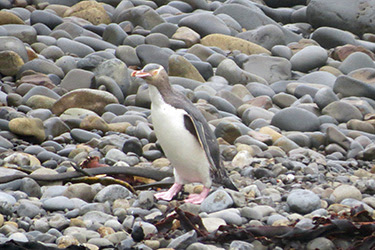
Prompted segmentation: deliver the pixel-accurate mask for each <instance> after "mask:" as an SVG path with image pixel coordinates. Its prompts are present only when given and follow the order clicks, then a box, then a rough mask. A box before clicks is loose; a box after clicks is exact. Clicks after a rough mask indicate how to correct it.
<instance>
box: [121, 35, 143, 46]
mask: <svg viewBox="0 0 375 250" xmlns="http://www.w3.org/2000/svg"><path fill="white" fill-rule="evenodd" d="M145 40H146V38H145V37H144V36H141V35H138V34H133V35H130V36H127V37H126V38H125V40H124V42H123V44H124V45H125V46H129V47H134V48H135V47H137V46H138V45H141V44H145Z"/></svg>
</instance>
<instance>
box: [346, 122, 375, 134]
mask: <svg viewBox="0 0 375 250" xmlns="http://www.w3.org/2000/svg"><path fill="white" fill-rule="evenodd" d="M347 127H348V129H353V130H359V131H364V132H367V133H370V134H375V128H374V126H373V125H372V124H370V123H367V122H364V121H360V120H355V119H353V120H350V121H349V122H348V123H347Z"/></svg>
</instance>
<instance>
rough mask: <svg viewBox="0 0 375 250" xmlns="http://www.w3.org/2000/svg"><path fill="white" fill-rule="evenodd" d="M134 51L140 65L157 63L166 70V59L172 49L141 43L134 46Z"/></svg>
mask: <svg viewBox="0 0 375 250" xmlns="http://www.w3.org/2000/svg"><path fill="white" fill-rule="evenodd" d="M136 53H137V56H138V57H139V59H140V61H141V63H142V65H146V64H148V63H158V64H161V65H162V66H163V67H164V68H165V69H166V70H167V71H168V60H169V57H170V56H171V55H172V54H173V51H172V50H170V49H167V48H162V49H160V48H159V47H158V46H155V45H151V44H142V45H138V46H137V47H136Z"/></svg>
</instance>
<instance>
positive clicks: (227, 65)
mask: <svg viewBox="0 0 375 250" xmlns="http://www.w3.org/2000/svg"><path fill="white" fill-rule="evenodd" d="M216 75H219V76H222V77H224V78H225V79H227V81H228V82H229V84H230V85H235V84H246V83H248V82H260V83H263V84H268V83H267V81H266V80H265V79H263V78H262V77H260V76H257V75H255V74H252V73H249V72H247V71H245V70H243V69H241V68H240V67H239V66H238V65H237V64H236V63H235V62H234V61H233V60H231V59H225V60H223V61H222V62H221V63H220V64H219V66H218V67H217V70H216Z"/></svg>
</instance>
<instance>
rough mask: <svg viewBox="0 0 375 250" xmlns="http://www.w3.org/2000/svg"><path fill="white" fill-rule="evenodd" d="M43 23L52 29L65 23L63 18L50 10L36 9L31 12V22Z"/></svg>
mask: <svg viewBox="0 0 375 250" xmlns="http://www.w3.org/2000/svg"><path fill="white" fill-rule="evenodd" d="M36 23H43V24H45V25H47V26H48V27H49V28H50V29H54V28H55V27H56V26H58V25H59V24H61V23H63V19H62V18H61V17H59V16H58V15H54V14H52V13H51V12H49V11H44V10H35V11H33V12H31V15H30V24H31V25H33V24H36Z"/></svg>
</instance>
